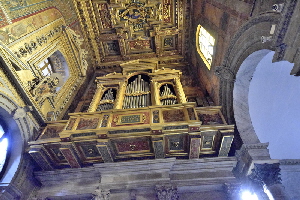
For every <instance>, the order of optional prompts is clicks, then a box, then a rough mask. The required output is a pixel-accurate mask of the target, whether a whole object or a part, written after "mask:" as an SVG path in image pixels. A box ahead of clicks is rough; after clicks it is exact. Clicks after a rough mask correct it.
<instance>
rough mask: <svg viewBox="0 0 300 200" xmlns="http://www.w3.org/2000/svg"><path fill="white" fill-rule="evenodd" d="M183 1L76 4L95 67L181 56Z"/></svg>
mask: <svg viewBox="0 0 300 200" xmlns="http://www.w3.org/2000/svg"><path fill="white" fill-rule="evenodd" d="M183 5H184V0H151V1H150V0H111V1H99V0H89V1H85V0H77V4H76V9H77V13H78V15H79V19H80V21H81V26H82V29H83V30H84V32H85V38H86V41H87V42H88V44H89V46H90V49H91V53H92V55H93V56H92V57H93V59H94V65H95V66H96V67H97V66H103V65H105V64H106V63H109V62H116V61H122V60H132V59H140V58H145V57H147V58H151V57H162V56H168V55H182V52H183V47H182V46H183V45H182V44H183V41H182V39H183V38H184V37H182V31H180V30H183V29H184V27H183V24H184V23H183V19H184V17H183V15H185V12H184V6H183Z"/></svg>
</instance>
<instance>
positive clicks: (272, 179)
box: [248, 163, 281, 187]
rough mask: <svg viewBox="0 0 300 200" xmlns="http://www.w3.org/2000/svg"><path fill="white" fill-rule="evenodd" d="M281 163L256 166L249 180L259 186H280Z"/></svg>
mask: <svg viewBox="0 0 300 200" xmlns="http://www.w3.org/2000/svg"><path fill="white" fill-rule="evenodd" d="M279 165H280V164H279V163H273V164H268V163H264V164H254V168H253V169H252V170H251V172H252V173H251V174H250V175H249V176H248V178H249V179H250V180H251V181H252V182H253V183H255V184H257V185H261V186H263V185H267V186H268V187H269V186H272V185H274V184H280V183H281V178H280V177H279V176H280V168H279Z"/></svg>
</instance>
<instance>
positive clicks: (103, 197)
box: [93, 188, 110, 200]
mask: <svg viewBox="0 0 300 200" xmlns="http://www.w3.org/2000/svg"><path fill="white" fill-rule="evenodd" d="M93 195H94V199H95V200H109V197H110V190H109V189H102V188H97V189H96V190H95V192H94V193H93Z"/></svg>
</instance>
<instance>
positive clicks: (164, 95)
mask: <svg viewBox="0 0 300 200" xmlns="http://www.w3.org/2000/svg"><path fill="white" fill-rule="evenodd" d="M170 87H171V86H170V85H168V84H165V85H164V86H163V89H162V91H161V93H160V99H161V105H173V104H176V103H177V100H176V95H175V93H174V92H172V90H171V88H170Z"/></svg>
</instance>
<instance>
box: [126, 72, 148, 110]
mask: <svg viewBox="0 0 300 200" xmlns="http://www.w3.org/2000/svg"><path fill="white" fill-rule="evenodd" d="M125 91H126V92H125V97H124V100H123V109H126V108H140V107H145V106H148V105H150V94H149V93H150V87H149V82H147V81H145V80H144V79H143V78H142V75H137V77H136V78H135V79H134V80H133V81H132V82H130V83H129V84H127V87H126V90H125Z"/></svg>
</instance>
